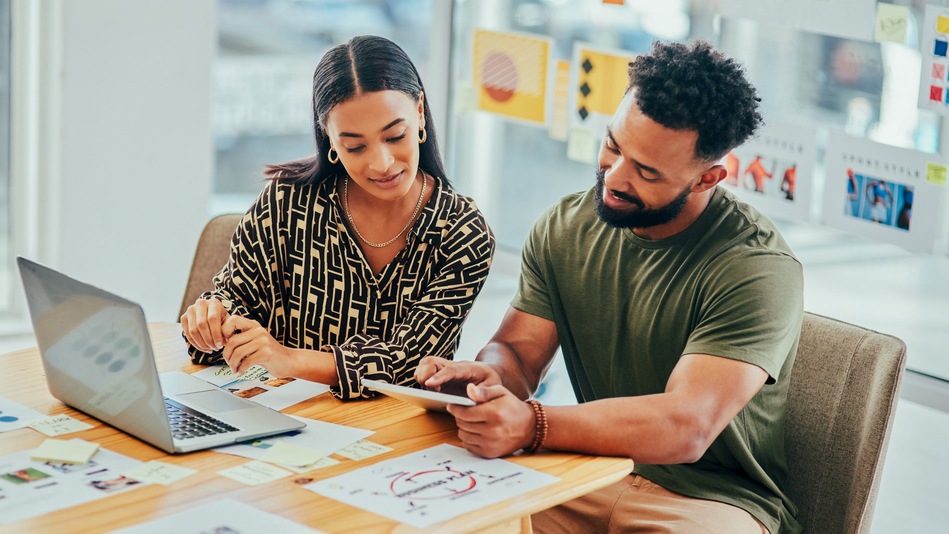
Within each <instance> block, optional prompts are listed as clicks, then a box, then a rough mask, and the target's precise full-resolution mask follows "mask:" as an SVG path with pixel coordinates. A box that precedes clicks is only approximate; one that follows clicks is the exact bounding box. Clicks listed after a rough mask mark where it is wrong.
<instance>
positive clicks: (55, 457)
mask: <svg viewBox="0 0 949 534" xmlns="http://www.w3.org/2000/svg"><path fill="white" fill-rule="evenodd" d="M98 450H99V444H98V443H91V442H88V441H85V440H82V439H71V440H68V441H67V440H62V439H52V438H50V439H47V440H45V441H43V443H41V444H40V446H39V447H37V448H36V449H34V450H33V452H31V453H30V459H32V460H36V461H38V462H59V463H64V464H84V463H87V462H88V461H89V460H91V459H92V457H93V455H95V453H96V451H98Z"/></svg>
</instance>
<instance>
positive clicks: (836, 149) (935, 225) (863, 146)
mask: <svg viewBox="0 0 949 534" xmlns="http://www.w3.org/2000/svg"><path fill="white" fill-rule="evenodd" d="M945 165H946V164H945V161H944V160H943V159H942V158H941V157H940V156H938V155H932V154H924V153H922V152H917V151H915V150H908V149H905V148H896V147H893V146H890V145H884V144H880V143H875V142H873V141H868V140H866V139H858V138H854V137H851V136H849V135H846V134H844V133H842V132H838V131H834V132H831V134H830V138H829V140H828V143H827V156H826V172H827V176H826V179H825V184H824V206H823V219H824V221H823V222H824V223H825V224H827V225H828V226H833V227H836V228H840V229H842V230H846V231H848V232H851V233H854V234H858V235H861V236H864V237H868V238H871V239H876V240H879V241H885V242H889V243H893V244H896V245H900V246H902V247H904V248H906V249H907V250H910V251H914V252H923V253H932V252H933V249H934V247H935V245H936V239H937V236H938V235H939V226H940V224H942V223H941V220H942V210H943V206H944V204H945V196H946V187H945V186H944V185H940V183H939V182H938V180H936V179H933V178H932V177H933V176H938V175H939V174H940V173H945Z"/></svg>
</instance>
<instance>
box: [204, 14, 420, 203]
mask: <svg viewBox="0 0 949 534" xmlns="http://www.w3.org/2000/svg"><path fill="white" fill-rule="evenodd" d="M431 18H432V1H431V0H375V1H373V0H358V1H351V0H350V1H343V0H313V1H301V0H220V1H219V2H218V57H217V59H216V61H215V65H214V73H213V87H212V90H213V99H212V107H213V109H212V127H213V129H214V143H215V153H216V170H215V176H214V193H213V196H212V206H211V209H210V211H211V212H212V214H214V213H224V212H244V211H245V210H247V208H248V207H250V204H251V203H252V202H253V199H254V198H255V197H256V196H257V193H258V192H259V191H260V189H261V187H262V186H263V182H262V178H263V174H262V171H263V169H264V166H265V165H267V164H269V163H282V162H284V161H289V160H293V159H298V158H302V157H306V156H309V155H311V154H312V153H313V150H314V147H313V126H312V112H311V109H310V100H311V98H312V78H313V70H314V68H315V67H316V64H317V63H318V62H319V59H320V57H322V55H323V53H324V52H326V51H327V50H328V49H329V48H331V47H333V46H335V45H337V44H340V43H342V42H345V41H346V40H348V39H350V38H351V37H353V36H356V35H361V34H374V35H380V36H383V37H386V38H388V39H391V40H393V41H395V42H396V43H398V44H399V46H401V47H402V48H403V49H405V51H406V53H407V54H408V55H409V57H410V58H412V61H413V62H414V63H415V65H416V67H417V68H418V69H419V72H420V74H421V75H422V78H423V80H425V81H426V82H427V77H426V73H427V72H428V71H429V65H428V63H429V35H430V34H431ZM428 85H429V84H427V83H426V87H427V88H428Z"/></svg>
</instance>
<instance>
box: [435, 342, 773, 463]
mask: <svg viewBox="0 0 949 534" xmlns="http://www.w3.org/2000/svg"><path fill="white" fill-rule="evenodd" d="M496 337H497V336H496ZM767 378H768V374H767V373H766V372H765V371H764V370H763V369H761V368H760V367H758V366H756V365H753V364H750V363H746V362H742V361H738V360H731V359H728V358H721V357H717V356H708V355H704V354H687V355H685V356H683V357H682V358H681V359H680V360H679V363H678V364H677V365H676V367H675V369H673V372H672V375H671V376H670V377H669V381H668V383H667V385H666V389H665V391H664V392H662V393H660V394H656V395H643V396H637V397H619V398H613V399H602V400H598V401H593V402H587V403H584V404H580V405H577V406H547V407H545V409H546V411H547V420H548V426H549V430H548V434H547V440H546V442H545V443H544V448H546V449H552V450H563V451H575V452H583V453H589V454H598V455H605V456H624V457H628V458H632V459H633V460H634V461H636V462H640V463H646V464H676V463H691V462H695V461H697V460H698V459H699V458H701V457H702V455H703V454H704V453H705V451H706V450H707V449H708V448H709V446H710V445H711V444H712V442H713V441H714V440H715V438H716V437H718V435H719V434H720V433H721V432H722V430H723V429H724V428H725V427H726V426H727V425H728V423H729V422H730V421H731V420H732V419H733V418H734V417H735V415H737V414H738V412H739V411H740V410H741V409H742V408H743V407H744V406H745V405H746V404H747V403H748V401H750V400H751V398H752V397H754V395H755V394H756V393H757V392H758V391H759V390H760V389H761V387H762V386H763V385H764V383H765V380H767ZM468 396H469V397H471V398H472V399H473V400H475V401H477V402H478V403H479V405H478V406H474V407H462V406H450V407H449V408H448V411H449V412H450V413H451V414H452V415H454V416H455V419H456V421H457V423H458V436H459V437H460V438H461V440H462V442H463V443H464V445H465V447H466V448H468V450H470V451H472V452H474V453H476V454H479V455H481V456H485V457H488V458H495V457H499V456H506V455H508V454H511V453H513V452H515V451H517V450H518V449H521V448H524V447H526V446H528V445H530V444H531V442H532V440H533V437H534V416H533V410H532V409H531V407H530V406H529V405H527V404H526V403H524V402H521V400H520V399H519V398H517V397H516V396H515V395H514V394H512V393H511V392H509V391H508V390H507V389H506V388H504V387H503V386H499V385H493V386H491V385H488V386H476V385H474V384H472V385H469V386H468Z"/></svg>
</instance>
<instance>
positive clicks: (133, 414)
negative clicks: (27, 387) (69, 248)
mask: <svg viewBox="0 0 949 534" xmlns="http://www.w3.org/2000/svg"><path fill="white" fill-rule="evenodd" d="M17 262H18V264H19V266H20V275H21V277H22V278H23V288H24V291H25V292H26V297H27V303H28V305H29V308H30V316H31V319H32V321H33V330H34V332H35V334H36V341H37V344H38V346H39V349H40V354H41V356H42V360H43V368H44V370H45V371H46V380H47V384H48V385H49V390H50V393H52V394H53V396H54V397H56V398H57V399H59V400H61V401H63V402H65V403H66V404H69V405H70V406H73V407H75V408H77V409H79V410H81V411H83V412H85V413H87V414H89V415H91V416H93V417H95V418H97V419H100V420H102V421H104V422H106V423H109V424H111V425H112V426H115V427H118V428H120V429H122V430H124V431H126V432H128V433H130V434H133V435H136V436H140V437H142V439H145V440H146V441H152V442H154V443H156V444H157V443H170V441H171V434H170V431H169V428H168V420H167V416H166V415H165V409H164V401H163V398H162V392H161V387H160V385H159V380H158V372H157V369H156V368H155V362H154V356H153V354H152V349H151V343H150V339H149V336H148V326H147V323H146V322H145V316H144V313H143V312H142V309H141V307H140V306H139V305H137V304H135V303H133V302H130V301H127V300H125V299H123V298H121V297H118V296H116V295H113V294H111V293H108V292H106V291H103V290H101V289H98V288H96V287H94V286H91V285H88V284H85V283H83V282H80V281H78V280H74V279H72V278H69V277H68V276H66V275H63V274H61V273H59V272H57V271H54V270H52V269H49V268H47V267H44V266H42V265H39V264H36V263H34V262H31V261H29V260H26V259H24V258H18V259H17Z"/></svg>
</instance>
